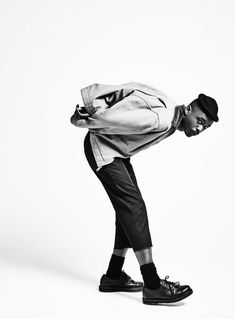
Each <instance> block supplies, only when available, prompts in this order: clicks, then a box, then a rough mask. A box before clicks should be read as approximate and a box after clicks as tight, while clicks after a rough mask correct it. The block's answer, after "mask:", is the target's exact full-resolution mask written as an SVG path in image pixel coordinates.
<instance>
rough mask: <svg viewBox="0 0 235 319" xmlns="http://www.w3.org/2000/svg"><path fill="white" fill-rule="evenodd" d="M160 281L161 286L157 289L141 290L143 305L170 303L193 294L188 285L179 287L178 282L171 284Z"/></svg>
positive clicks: (166, 281) (165, 280) (163, 280)
mask: <svg viewBox="0 0 235 319" xmlns="http://www.w3.org/2000/svg"><path fill="white" fill-rule="evenodd" d="M168 278H169V276H167V277H166V278H165V279H161V282H160V283H161V286H160V287H159V288H158V289H154V290H152V289H147V288H146V287H144V288H143V303H144V304H148V305H157V304H160V303H171V302H177V301H180V300H183V299H185V298H187V297H188V296H190V295H191V294H192V293H193V290H192V288H190V286H188V285H180V284H179V282H175V283H174V282H171V281H168V280H167V279H168Z"/></svg>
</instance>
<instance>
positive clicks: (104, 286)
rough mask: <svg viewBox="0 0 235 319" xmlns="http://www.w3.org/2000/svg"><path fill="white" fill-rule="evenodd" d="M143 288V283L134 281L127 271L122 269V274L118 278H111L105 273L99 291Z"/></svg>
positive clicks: (128, 290) (134, 290) (138, 289)
mask: <svg viewBox="0 0 235 319" xmlns="http://www.w3.org/2000/svg"><path fill="white" fill-rule="evenodd" d="M142 290H143V283H142V282H140V281H134V280H133V279H131V277H130V276H128V275H127V274H126V273H125V271H122V274H121V276H120V277H119V278H118V279H111V278H109V277H107V276H106V275H103V276H102V277H101V279H100V285H99V291H101V292H115V291H125V292H137V291H142Z"/></svg>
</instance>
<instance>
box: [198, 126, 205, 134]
mask: <svg viewBox="0 0 235 319" xmlns="http://www.w3.org/2000/svg"><path fill="white" fill-rule="evenodd" d="M204 129H205V127H204V126H203V125H198V126H197V132H198V134H199V133H201V132H202V131H204Z"/></svg>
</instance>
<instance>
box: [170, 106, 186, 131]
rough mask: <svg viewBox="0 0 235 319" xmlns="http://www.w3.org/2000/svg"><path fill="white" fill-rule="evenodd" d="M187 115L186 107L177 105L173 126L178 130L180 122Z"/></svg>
mask: <svg viewBox="0 0 235 319" xmlns="http://www.w3.org/2000/svg"><path fill="white" fill-rule="evenodd" d="M184 114H185V105H177V106H176V107H175V114H174V117H173V120H172V126H173V127H174V128H175V129H177V128H178V127H179V125H180V122H181V120H182V118H183V116H184Z"/></svg>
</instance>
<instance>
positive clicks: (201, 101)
mask: <svg viewBox="0 0 235 319" xmlns="http://www.w3.org/2000/svg"><path fill="white" fill-rule="evenodd" d="M196 101H197V103H198V106H199V107H200V109H201V110H202V111H203V112H204V113H205V114H206V115H207V116H208V117H209V118H211V119H212V120H213V121H215V122H218V121H219V118H218V116H217V113H218V105H217V103H216V100H215V99H213V98H212V97H210V96H207V95H205V94H203V93H201V94H199V95H198V98H197V99H196Z"/></svg>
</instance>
